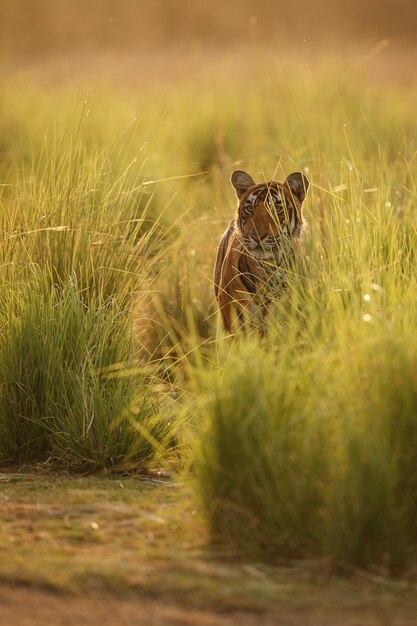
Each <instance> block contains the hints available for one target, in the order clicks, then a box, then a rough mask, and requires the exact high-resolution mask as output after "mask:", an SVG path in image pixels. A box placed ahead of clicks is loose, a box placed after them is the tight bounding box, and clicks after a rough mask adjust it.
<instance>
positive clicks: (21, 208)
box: [0, 139, 174, 470]
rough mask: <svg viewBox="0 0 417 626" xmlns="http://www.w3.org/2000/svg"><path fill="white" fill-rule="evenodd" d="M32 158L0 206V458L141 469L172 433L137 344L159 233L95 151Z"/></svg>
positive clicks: (61, 150)
mask: <svg viewBox="0 0 417 626" xmlns="http://www.w3.org/2000/svg"><path fill="white" fill-rule="evenodd" d="M45 149H46V148H45ZM39 159H40V163H41V166H39V167H38V166H36V161H34V163H33V165H32V167H31V169H30V171H29V173H28V172H27V171H26V170H24V171H23V173H22V174H21V175H20V177H17V178H16V179H15V182H14V183H13V186H12V187H11V189H9V188H6V192H5V193H4V197H3V200H2V206H1V222H2V230H3V233H4V236H3V239H2V242H1V245H0V258H1V265H2V270H3V271H2V276H1V280H0V298H1V301H2V311H1V314H0V317H1V334H0V361H1V366H0V389H1V391H0V459H1V460H3V461H5V462H14V463H16V462H19V463H27V462H45V461H48V460H52V461H54V462H55V463H60V464H64V465H65V466H66V467H68V468H72V469H78V468H83V469H103V468H105V469H119V470H120V469H138V468H142V467H143V466H144V465H145V464H147V463H149V461H151V460H152V459H154V458H155V457H160V456H161V454H162V453H163V452H164V446H165V444H166V443H167V442H168V440H169V442H170V443H172V441H173V436H174V435H173V426H172V422H169V421H168V415H167V413H166V411H165V410H163V409H162V405H161V402H160V398H159V394H158V393H157V392H156V387H157V385H156V384H155V371H156V368H157V366H156V364H155V363H151V362H150V358H149V357H147V356H146V352H145V351H143V350H141V346H140V339H139V337H137V336H135V335H134V311H135V310H136V308H137V307H138V306H139V305H141V306H145V304H146V302H147V301H148V300H149V297H150V290H151V285H152V282H153V280H154V277H155V275H156V274H157V271H158V270H157V267H156V265H157V263H156V262H157V258H158V254H159V248H160V246H161V242H162V241H163V239H164V232H165V231H166V229H164V226H163V222H162V220H160V219H158V217H157V216H152V215H151V210H150V200H151V199H152V196H151V195H148V194H146V191H144V190H143V189H142V183H141V182H140V180H138V181H137V182H136V183H135V184H133V183H132V181H131V180H130V179H129V168H125V169H121V170H120V171H119V172H117V173H115V172H114V170H112V168H111V167H110V171H109V169H108V167H109V163H108V159H109V156H108V155H106V154H104V153H102V152H101V151H100V148H99V147H98V146H97V148H96V149H95V150H94V151H92V152H91V153H88V152H87V151H86V149H85V148H83V147H82V146H81V145H79V143H78V142H77V140H76V139H75V141H74V144H71V143H69V144H68V145H64V146H61V145H60V144H59V142H58V143H57V144H55V145H54V146H53V148H52V150H51V152H50V153H47V154H43V155H39ZM148 209H149V210H148ZM139 336H140V333H139ZM169 424H171V426H169Z"/></svg>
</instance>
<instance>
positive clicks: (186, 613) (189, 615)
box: [0, 585, 416, 626]
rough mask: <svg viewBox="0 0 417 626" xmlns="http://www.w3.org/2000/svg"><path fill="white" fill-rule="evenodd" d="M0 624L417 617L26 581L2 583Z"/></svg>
mask: <svg viewBox="0 0 417 626" xmlns="http://www.w3.org/2000/svg"><path fill="white" fill-rule="evenodd" d="M0 624H1V625H2V626H9V625H10V626H14V625H15V626H44V625H45V626H136V625H137V626H139V625H140V626H142V625H143V626H179V625H184V626H187V625H191V624H195V625H197V626H232V625H233V626H234V625H236V626H255V625H264V626H272V625H274V626H275V625H276V626H415V625H416V619H414V618H412V617H405V616H400V615H395V614H393V615H372V614H369V612H368V611H367V612H366V613H357V612H356V611H355V613H351V612H349V613H347V614H346V615H343V614H340V613H339V614H327V615H326V614H323V612H321V611H320V612H318V613H316V612H314V611H307V610H306V609H294V610H288V609H282V610H281V609H279V608H275V609H274V610H273V611H268V612H265V613H243V612H228V613H226V614H224V613H223V614H221V613H216V612H215V611H212V610H197V609H194V608H190V609H189V608H187V607H184V606H181V605H180V604H176V603H174V601H172V600H171V601H170V602H163V601H161V600H149V599H141V598H124V599H118V598H115V597H112V596H106V595H104V596H103V595H99V596H69V595H60V594H55V593H49V592H47V591H42V590H36V589H30V588H25V587H13V586H8V585H6V586H0Z"/></svg>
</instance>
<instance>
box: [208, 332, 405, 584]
mask: <svg viewBox="0 0 417 626" xmlns="http://www.w3.org/2000/svg"><path fill="white" fill-rule="evenodd" d="M296 353H297V350H295V351H289V350H288V349H286V348H283V349H281V350H279V351H278V350H276V348H273V349H272V351H271V349H269V350H268V349H265V347H260V346H259V345H257V344H255V343H249V344H243V345H242V346H241V347H240V349H238V350H237V351H236V352H235V353H234V354H233V355H229V357H228V359H227V360H226V362H225V364H224V371H223V373H222V376H221V378H219V379H218V380H217V382H216V384H215V386H214V389H213V391H212V394H211V397H210V399H209V400H208V401H207V408H206V417H207V422H206V429H205V430H204V436H203V438H202V443H201V446H200V456H199V463H198V489H199V493H200V496H201V498H202V502H203V506H204V510H205V511H206V516H207V519H208V522H209V526H210V529H211V532H212V536H213V539H214V540H215V541H220V542H223V543H224V542H226V543H227V544H228V545H229V547H233V549H234V550H235V551H237V552H238V553H240V554H243V555H245V556H246V557H248V556H249V557H250V558H255V559H261V560H267V561H269V562H273V563H274V562H275V563H276V562H280V561H282V559H287V558H290V559H294V558H297V559H298V558H306V559H307V558H311V557H314V558H318V557H322V558H326V559H329V560H330V561H331V562H333V563H334V564H335V565H338V566H341V567H342V568H345V569H346V568H350V567H361V568H370V569H376V570H378V571H379V572H381V571H382V572H383V573H386V574H398V573H404V572H405V571H407V570H408V569H410V568H413V567H415V565H416V562H417V523H416V519H417V480H416V478H415V471H414V469H413V468H414V467H415V463H416V461H417V452H416V450H417V447H416V443H417V441H416V440H417V420H416V415H417V381H416V378H415V371H416V366H417V345H416V343H415V342H414V343H413V344H412V345H409V342H408V341H406V340H404V338H403V337H402V338H398V339H395V338H388V337H386V336H383V337H379V338H378V339H376V338H374V340H373V341H369V342H365V343H364V344H353V345H351V347H350V348H349V347H348V346H345V348H344V349H340V350H339V351H338V352H333V354H331V364H330V363H329V361H327V360H326V361H324V360H320V358H319V355H314V354H313V355H312V354H310V355H308V356H300V355H299V356H298V358H297V356H296ZM329 356H330V355H329Z"/></svg>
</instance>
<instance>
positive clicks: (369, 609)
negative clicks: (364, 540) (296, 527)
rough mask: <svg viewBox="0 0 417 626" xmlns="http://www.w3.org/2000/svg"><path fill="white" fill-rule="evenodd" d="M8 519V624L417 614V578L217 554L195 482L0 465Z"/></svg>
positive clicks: (3, 604)
mask: <svg viewBox="0 0 417 626" xmlns="http://www.w3.org/2000/svg"><path fill="white" fill-rule="evenodd" d="M0 529H1V530H0V626H9V625H10V626H41V625H42V626H43V625H44V624H45V625H48V626H70V625H71V626H73V625H76V626H124V625H125V624H126V625H127V624H129V625H135V624H138V625H139V624H140V625H142V624H143V625H146V626H148V625H149V626H152V625H158V626H159V625H161V626H162V625H171V624H172V625H177V624H178V625H179V624H184V625H187V624H196V625H201V626H211V625H213V626H231V625H238V626H252V625H255V624H265V625H266V626H269V625H275V624H277V625H279V626H280V625H282V626H416V624H417V618H416V617H415V616H416V615H417V594H416V593H415V585H411V584H406V583H405V582H401V581H390V580H385V579H384V578H382V577H379V576H371V575H369V576H368V575H366V573H364V572H362V573H358V574H355V575H352V578H351V579H349V580H346V579H344V580H343V579H336V578H333V577H329V575H326V574H324V573H323V567H322V564H303V563H302V564H293V565H291V566H286V567H284V566H282V567H276V568H272V567H269V568H267V567H266V566H263V565H262V564H256V563H242V562H241V561H239V560H237V559H231V557H230V554H229V555H228V557H225V555H224V554H223V555H221V554H219V553H217V554H216V553H214V552H213V550H212V548H210V547H209V543H208V538H207V533H206V529H205V524H204V520H203V519H202V516H201V513H200V512H199V511H198V507H197V506H196V502H195V498H194V497H193V494H192V492H191V490H190V488H189V486H187V484H186V483H174V482H169V481H161V480H159V479H156V480H140V479H139V478H132V477H131V478H94V477H90V478H74V477H72V478H69V477H65V476H61V477H59V476H51V475H39V474H32V473H28V474H21V473H20V474H6V473H0ZM324 569H325V568H324Z"/></svg>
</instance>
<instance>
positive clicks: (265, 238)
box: [214, 171, 309, 332]
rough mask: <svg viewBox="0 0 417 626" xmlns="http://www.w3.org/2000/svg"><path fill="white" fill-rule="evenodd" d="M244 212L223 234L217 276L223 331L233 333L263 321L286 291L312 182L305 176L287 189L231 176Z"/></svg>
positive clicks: (290, 179)
mask: <svg viewBox="0 0 417 626" xmlns="http://www.w3.org/2000/svg"><path fill="white" fill-rule="evenodd" d="M231 180H232V184H233V186H234V187H235V189H236V193H237V196H238V199H239V206H238V210H237V215H236V217H235V218H234V219H233V220H232V221H231V222H230V224H229V226H228V228H227V230H226V232H225V233H224V235H223V237H222V239H221V241H220V244H219V247H218V250H217V259H216V265H215V270H214V290H215V295H216V299H217V302H218V305H219V310H220V316H221V320H222V323H223V327H224V329H225V330H226V331H227V332H232V331H233V330H234V329H235V328H236V327H239V326H242V325H244V324H245V323H247V322H248V321H249V322H250V323H253V322H256V318H257V317H258V318H259V320H262V319H263V318H264V316H265V314H266V311H267V308H268V303H269V301H270V299H271V297H272V296H273V295H276V294H277V293H279V292H280V291H282V290H283V289H285V269H286V268H288V264H289V263H291V259H292V258H293V256H294V244H296V243H297V242H298V240H299V237H300V235H301V230H302V224H303V220H302V204H303V202H304V199H305V196H306V193H307V190H308V187H309V182H308V180H307V178H306V177H305V176H304V175H303V174H300V173H294V174H291V175H290V176H288V178H287V179H286V180H285V181H284V182H283V183H278V182H275V181H270V182H267V183H261V184H256V183H255V182H254V180H253V179H252V178H251V177H250V176H249V174H247V173H246V172H241V171H237V172H234V173H233V174H232V178H231Z"/></svg>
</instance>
